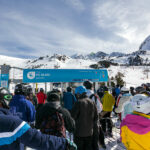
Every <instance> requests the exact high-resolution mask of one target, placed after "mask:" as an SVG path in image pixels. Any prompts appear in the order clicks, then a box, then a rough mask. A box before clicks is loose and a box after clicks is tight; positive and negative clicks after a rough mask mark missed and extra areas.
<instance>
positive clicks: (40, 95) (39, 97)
mask: <svg viewBox="0 0 150 150" xmlns="http://www.w3.org/2000/svg"><path fill="white" fill-rule="evenodd" d="M36 96H37V100H38V104H45V100H46V99H47V96H46V94H45V93H44V89H43V88H40V92H38V93H37V95H36Z"/></svg>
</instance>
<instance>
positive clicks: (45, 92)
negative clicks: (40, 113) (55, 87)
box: [45, 82, 47, 93]
mask: <svg viewBox="0 0 150 150" xmlns="http://www.w3.org/2000/svg"><path fill="white" fill-rule="evenodd" d="M45 93H47V83H46V82H45Z"/></svg>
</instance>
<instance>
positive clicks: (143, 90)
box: [135, 86, 146, 93]
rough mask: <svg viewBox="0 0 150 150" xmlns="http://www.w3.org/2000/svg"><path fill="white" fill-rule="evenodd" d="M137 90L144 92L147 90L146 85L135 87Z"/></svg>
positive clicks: (137, 91)
mask: <svg viewBox="0 0 150 150" xmlns="http://www.w3.org/2000/svg"><path fill="white" fill-rule="evenodd" d="M135 91H136V93H143V92H145V91H146V90H145V88H144V87H142V86H138V87H136V88H135Z"/></svg>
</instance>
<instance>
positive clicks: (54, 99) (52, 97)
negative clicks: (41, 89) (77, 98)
mask: <svg viewBox="0 0 150 150" xmlns="http://www.w3.org/2000/svg"><path fill="white" fill-rule="evenodd" d="M47 101H48V102H59V101H60V96H59V95H58V94H57V93H51V92H48V93H47Z"/></svg>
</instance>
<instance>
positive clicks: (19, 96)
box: [9, 83, 36, 123]
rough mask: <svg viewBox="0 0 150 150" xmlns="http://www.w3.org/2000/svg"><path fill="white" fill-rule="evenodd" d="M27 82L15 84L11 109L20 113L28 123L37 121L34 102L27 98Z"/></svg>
mask: <svg viewBox="0 0 150 150" xmlns="http://www.w3.org/2000/svg"><path fill="white" fill-rule="evenodd" d="M28 87H29V86H28V85H27V84H23V83H22V84H17V85H16V86H15V95H14V96H13V98H12V100H11V101H10V103H9V106H10V111H11V112H12V113H18V114H19V116H20V118H21V119H22V120H24V121H26V122H28V123H32V122H34V121H35V113H36V111H35V108H34V106H33V104H32V103H31V102H30V101H29V100H27V99H26V94H27V89H28Z"/></svg>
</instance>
